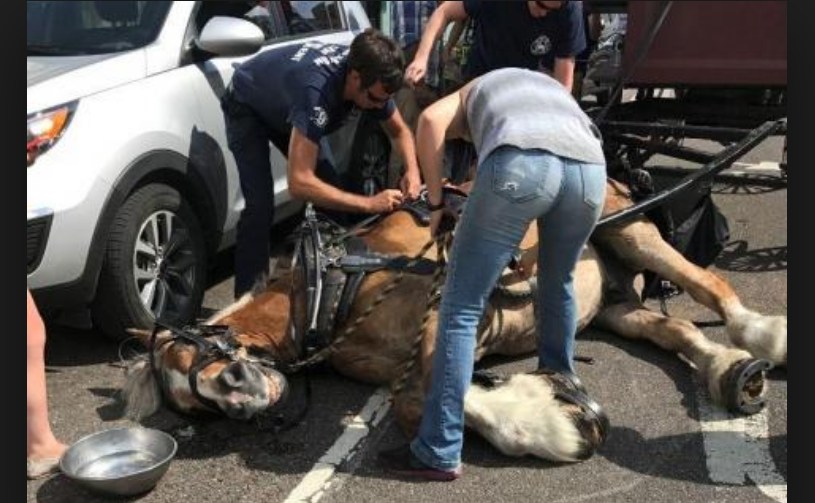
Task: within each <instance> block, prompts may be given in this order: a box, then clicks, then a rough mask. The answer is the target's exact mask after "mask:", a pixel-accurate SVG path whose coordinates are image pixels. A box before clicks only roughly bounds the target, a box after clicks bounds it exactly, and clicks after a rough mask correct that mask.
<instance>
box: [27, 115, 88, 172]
mask: <svg viewBox="0 0 815 503" xmlns="http://www.w3.org/2000/svg"><path fill="white" fill-rule="evenodd" d="M75 110H76V102H75V101H74V102H71V103H67V104H65V105H60V106H58V107H54V108H50V109H48V110H43V111H41V112H37V113H33V114H31V115H29V116H28V128H27V132H26V145H25V150H26V165H27V166H31V165H32V164H34V161H36V160H37V157H38V156H39V155H40V154H42V153H43V152H45V151H47V150H48V149H49V148H51V147H53V146H54V144H56V143H57V140H59V138H60V136H62V133H64V132H65V129H67V127H68V123H69V122H70V121H71V116H73V113H74V111H75Z"/></svg>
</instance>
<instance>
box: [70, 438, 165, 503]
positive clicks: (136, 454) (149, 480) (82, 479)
mask: <svg viewBox="0 0 815 503" xmlns="http://www.w3.org/2000/svg"><path fill="white" fill-rule="evenodd" d="M177 448H178V444H177V443H176V441H175V439H174V438H173V437H172V436H170V435H169V434H167V433H164V432H163V431H161V430H155V429H152V428H142V427H132V428H114V429H110V430H104V431H100V432H97V433H93V434H91V435H88V436H86V437H83V438H81V439H79V440H77V441H76V442H75V443H74V444H73V445H71V446H70V447H69V448H68V450H67V451H65V454H64V455H63V456H62V459H60V462H59V467H60V469H61V470H62V473H64V474H65V475H66V476H67V477H69V478H71V479H73V480H75V481H77V482H78V483H80V484H81V485H84V486H85V487H87V488H88V489H91V490H94V491H97V492H101V493H104V494H109V495H117V496H131V495H135V494H141V493H144V492H147V491H149V490H150V489H152V488H153V487H155V485H156V484H157V483H158V481H159V479H161V477H163V476H164V474H165V473H166V472H167V469H168V468H169V467H170V461H171V460H172V459H173V457H174V456H175V452H176V449H177Z"/></svg>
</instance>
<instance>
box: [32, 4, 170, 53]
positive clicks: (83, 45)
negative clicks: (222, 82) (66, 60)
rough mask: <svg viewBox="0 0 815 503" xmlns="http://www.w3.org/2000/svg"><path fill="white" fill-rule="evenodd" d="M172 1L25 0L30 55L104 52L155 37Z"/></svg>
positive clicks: (135, 44)
mask: <svg viewBox="0 0 815 503" xmlns="http://www.w3.org/2000/svg"><path fill="white" fill-rule="evenodd" d="M170 3H171V2H164V1H149V2H148V1H145V2H135V1H110V0H109V1H95V2H82V1H80V2H74V1H71V2H55V1H50V2H41V1H33V2H26V45H27V47H28V55H30V56H37V55H49V56H52V55H77V54H103V53H109V52H118V51H126V50H131V49H136V48H139V47H143V46H145V45H147V44H149V43H151V42H152V41H154V40H155V39H156V37H157V36H158V33H159V30H160V29H161V26H162V24H163V23H164V19H165V17H166V15H167V11H168V10H169V8H170Z"/></svg>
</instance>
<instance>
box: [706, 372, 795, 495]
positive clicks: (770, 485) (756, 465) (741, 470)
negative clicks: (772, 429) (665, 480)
mask: <svg viewBox="0 0 815 503" xmlns="http://www.w3.org/2000/svg"><path fill="white" fill-rule="evenodd" d="M697 390H698V391H697V392H696V394H697V398H698V400H697V402H698V403H699V419H700V425H701V428H702V438H703V440H704V446H705V455H706V457H707V469H708V473H709V474H710V480H712V481H713V482H715V483H720V484H732V485H739V486H743V485H750V484H751V483H752V484H755V485H756V487H758V489H759V490H760V491H761V492H762V493H764V494H765V495H767V496H768V497H769V498H772V499H773V500H775V501H777V502H779V503H786V502H787V481H786V480H784V477H782V476H781V474H779V473H778V472H777V471H776V469H775V463H774V462H773V459H772V456H771V455H770V447H769V441H768V437H769V427H768V424H767V409H766V408H765V409H764V410H762V411H761V412H759V413H757V414H754V415H752V416H748V417H737V416H733V415H731V414H730V413H728V412H727V411H726V410H724V409H722V408H721V407H717V406H715V405H713V404H712V403H711V402H710V398H709V397H708V396H707V395H705V394H704V393H703V392H702V391H701V388H700V387H697Z"/></svg>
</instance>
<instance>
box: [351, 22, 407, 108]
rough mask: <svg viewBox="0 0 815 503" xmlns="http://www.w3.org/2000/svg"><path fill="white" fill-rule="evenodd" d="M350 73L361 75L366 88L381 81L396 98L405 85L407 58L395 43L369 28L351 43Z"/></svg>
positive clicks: (386, 90) (363, 85) (386, 89)
mask: <svg viewBox="0 0 815 503" xmlns="http://www.w3.org/2000/svg"><path fill="white" fill-rule="evenodd" d="M348 69H349V70H356V71H358V72H359V75H360V77H361V79H362V87H363V88H368V87H371V86H372V85H374V84H375V83H376V81H377V80H378V81H380V82H382V86H383V87H384V88H385V92H387V93H388V94H393V93H395V92H396V91H398V90H399V89H400V88H401V87H402V84H403V81H404V76H405V57H404V55H403V54H402V49H400V48H399V46H398V45H397V44H396V42H394V41H393V39H391V38H389V37H387V36H386V35H384V34H383V33H382V32H380V31H379V30H376V29H374V28H368V29H366V30H365V31H363V32H362V33H360V34H359V35H357V36H356V37H354V41H353V42H351V51H350V52H349V53H348Z"/></svg>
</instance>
